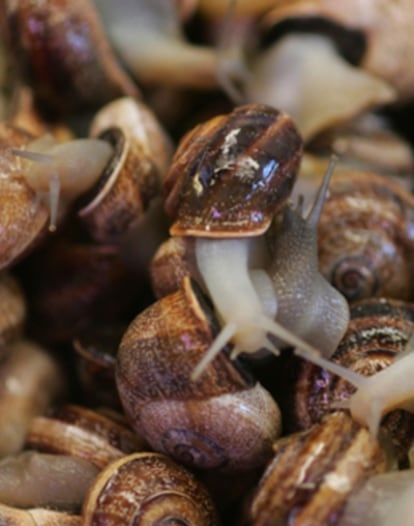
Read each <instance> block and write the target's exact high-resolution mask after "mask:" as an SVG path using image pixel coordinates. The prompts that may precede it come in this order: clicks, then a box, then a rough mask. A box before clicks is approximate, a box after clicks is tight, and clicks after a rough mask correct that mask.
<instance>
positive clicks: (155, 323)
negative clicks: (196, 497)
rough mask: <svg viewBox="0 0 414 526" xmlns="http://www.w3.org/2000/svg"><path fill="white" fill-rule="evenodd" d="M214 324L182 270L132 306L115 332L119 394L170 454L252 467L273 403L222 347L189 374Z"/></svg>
mask: <svg viewBox="0 0 414 526" xmlns="http://www.w3.org/2000/svg"><path fill="white" fill-rule="evenodd" d="M215 331H217V325H215V322H214V321H213V319H212V313H211V312H209V308H208V306H207V305H206V304H205V301H204V300H203V299H202V297H201V296H200V295H199V294H198V293H197V292H196V291H195V289H193V288H192V287H191V283H190V280H189V278H188V277H187V278H185V279H184V281H183V284H182V287H181V288H180V290H178V291H177V292H175V293H173V294H170V295H169V296H166V297H164V298H162V299H160V300H159V301H157V302H156V303H155V304H153V305H152V306H150V307H149V308H147V309H146V310H145V311H143V312H142V313H141V314H139V315H138V316H137V317H136V318H135V320H133V322H132V323H131V325H130V326H129V328H128V330H127V331H126V333H125V335H124V337H123V338H122V341H121V344H120V346H119V350H118V356H117V367H116V378H117V384H118V390H119V395H120V398H121V402H122V404H123V407H124V410H125V413H126V415H127V417H128V419H129V421H130V422H131V425H132V426H133V427H134V429H136V430H137V431H138V433H139V434H141V435H142V436H144V437H145V439H146V440H147V441H148V442H149V444H150V445H151V447H152V448H153V449H154V450H156V451H160V452H163V453H166V454H169V455H170V456H171V457H172V458H174V459H175V460H177V461H178V462H181V463H183V464H185V465H187V466H190V467H194V468H201V469H207V470H208V469H212V468H220V469H222V470H226V471H229V472H230V471H242V470H247V469H252V468H257V467H259V466H262V465H263V464H264V463H265V462H266V460H267V459H268V458H269V454H270V449H271V443H272V441H273V440H274V438H275V437H276V436H277V435H278V434H279V432H280V414H279V410H278V408H277V406H276V404H275V402H274V401H273V399H272V398H271V396H270V395H269V393H268V392H267V391H266V390H264V389H263V388H262V387H261V386H260V385H259V384H255V383H254V382H253V381H251V380H249V378H248V377H246V373H245V372H244V371H242V370H241V369H240V370H239V369H238V368H237V367H236V363H235V362H231V361H230V360H229V358H228V357H227V356H226V355H225V354H224V353H220V354H219V355H217V357H216V358H215V359H214V360H213V361H212V362H211V364H210V366H209V367H207V368H206V370H205V371H204V374H203V375H202V376H201V377H200V378H199V379H198V380H197V381H192V380H191V373H192V371H193V370H194V368H195V366H196V365H197V364H198V363H199V361H200V359H201V357H202V355H203V353H205V352H206V350H207V349H208V348H209V345H210V344H211V342H212V340H213V337H214V336H213V332H215Z"/></svg>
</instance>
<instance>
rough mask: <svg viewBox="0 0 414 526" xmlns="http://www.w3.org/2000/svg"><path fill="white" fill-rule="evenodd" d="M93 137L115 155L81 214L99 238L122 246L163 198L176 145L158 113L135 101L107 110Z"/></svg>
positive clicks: (125, 100) (94, 125) (98, 117)
mask: <svg viewBox="0 0 414 526" xmlns="http://www.w3.org/2000/svg"><path fill="white" fill-rule="evenodd" d="M90 135H91V136H92V137H98V138H100V139H103V140H106V141H108V142H109V143H110V144H111V145H112V146H113V148H114V150H115V154H114V156H113V157H112V159H111V161H110V163H109V164H108V166H107V167H106V169H105V171H104V173H103V174H102V176H101V177H100V178H99V180H98V182H97V183H96V184H95V186H94V187H93V188H91V189H90V190H89V191H88V192H87V194H86V195H84V196H82V199H81V200H80V201H79V203H78V207H79V208H80V209H79V211H78V214H79V216H80V217H81V219H82V221H83V222H84V223H85V225H86V227H87V229H88V231H89V232H90V234H91V235H92V237H93V239H95V240H96V241H98V242H100V243H113V242H120V239H121V238H122V236H123V235H125V233H126V232H127V231H129V230H132V229H133V228H134V227H136V226H137V224H138V222H139V221H140V219H141V218H142V215H143V214H144V213H145V211H146V210H147V208H148V206H149V204H150V202H151V201H152V199H153V198H154V197H156V196H157V195H159V194H160V191H161V182H162V178H163V176H164V173H165V172H166V170H167V167H168V164H169V161H170V157H171V154H172V145H171V142H170V139H169V138H168V136H167V134H166V132H165V131H164V130H163V129H162V127H161V125H160V124H159V123H158V121H157V119H156V117H155V115H154V114H153V113H152V111H151V110H150V109H149V108H148V107H147V106H146V105H145V104H143V103H140V102H138V101H137V100H134V99H133V98H130V97H123V98H120V99H117V100H115V101H113V102H111V103H109V104H107V105H106V106H104V107H103V108H102V109H101V110H100V111H99V112H98V113H97V114H96V115H95V117H94V119H93V121H92V123H91V129H90Z"/></svg>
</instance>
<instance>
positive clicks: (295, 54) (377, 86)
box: [244, 32, 397, 143]
mask: <svg viewBox="0 0 414 526" xmlns="http://www.w3.org/2000/svg"><path fill="white" fill-rule="evenodd" d="M250 73H251V74H250V75H248V76H247V77H246V78H247V81H246V83H245V85H244V92H245V95H244V96H245V99H246V100H247V101H252V102H260V103H263V104H269V105H272V106H275V107H278V108H281V109H283V110H284V111H286V112H287V113H289V114H290V115H291V116H292V118H293V119H294V121H295V122H296V124H297V126H298V129H299V131H300V133H301V134H302V136H303V139H304V141H305V143H309V142H310V141H311V140H312V139H313V138H315V136H317V135H318V134H319V133H321V132H323V131H325V130H327V129H329V128H332V127H334V126H337V125H338V124H342V123H344V122H347V121H349V120H351V119H353V118H355V117H356V116H357V115H359V114H362V113H364V112H366V111H368V110H371V109H372V108H377V107H381V106H384V105H385V104H389V103H391V102H394V101H395V100H396V98H397V94H396V92H395V90H394V89H393V88H392V86H390V85H389V84H388V83H387V82H385V81H383V80H382V79H380V78H378V77H377V76H375V75H371V74H369V73H368V72H366V71H364V70H362V69H360V68H357V67H355V66H353V65H351V64H350V63H349V62H348V61H347V60H346V59H345V58H342V57H341V56H340V55H339V54H338V52H337V50H336V48H335V46H334V44H333V43H332V42H331V41H330V40H329V39H328V38H327V37H325V36H323V35H319V34H303V33H301V32H297V33H295V32H292V33H288V34H287V35H283V36H282V37H281V38H280V39H279V40H277V41H276V42H275V43H274V44H273V45H271V46H270V47H269V49H267V50H264V51H262V52H261V53H260V54H259V55H258V56H257V58H256V59H255V60H254V61H253V63H252V66H251V72H250Z"/></svg>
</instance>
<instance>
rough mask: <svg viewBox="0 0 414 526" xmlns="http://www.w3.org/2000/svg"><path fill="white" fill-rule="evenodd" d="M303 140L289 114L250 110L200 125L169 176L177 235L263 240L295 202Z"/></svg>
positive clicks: (256, 107)
mask: <svg viewBox="0 0 414 526" xmlns="http://www.w3.org/2000/svg"><path fill="white" fill-rule="evenodd" d="M301 155H302V140H301V138H300V136H299V133H298V131H297V130H296V128H295V125H294V123H293V121H292V120H291V119H290V117H289V116H288V115H286V114H285V113H282V112H280V111H278V110H275V109H273V108H271V107H269V106H264V105H254V104H251V105H246V106H240V107H238V108H236V109H235V110H234V111H233V112H232V113H230V114H228V115H219V116H217V117H214V118H212V119H211V120H209V121H207V122H205V123H203V124H200V125H198V126H196V127H195V128H194V129H193V130H191V131H190V132H189V133H187V135H186V136H185V137H184V138H183V139H182V141H181V143H180V145H179V147H178V149H177V151H176V153H175V155H174V158H173V161H172V164H171V168H170V171H169V172H168V174H167V176H166V179H165V183H164V190H165V195H166V201H165V209H166V212H167V214H168V215H169V216H170V217H172V219H173V225H172V227H171V229H170V233H171V234H172V235H184V236H192V235H195V236H207V237H245V236H256V235H260V234H262V233H263V232H264V231H266V230H267V228H268V226H269V224H270V222H271V220H272V217H273V216H274V215H275V214H276V213H277V212H278V211H279V210H280V209H281V207H282V206H283V205H284V204H285V202H286V200H287V199H288V197H289V195H290V192H291V190H292V187H293V184H294V182H295V178H296V173H297V171H298V168H299V163H300V160H301Z"/></svg>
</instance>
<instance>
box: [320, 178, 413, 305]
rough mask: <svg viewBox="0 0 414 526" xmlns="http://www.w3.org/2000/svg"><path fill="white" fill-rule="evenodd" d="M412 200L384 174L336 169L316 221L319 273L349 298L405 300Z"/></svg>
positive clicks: (409, 291) (409, 279)
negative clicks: (322, 208)
mask: <svg viewBox="0 0 414 526" xmlns="http://www.w3.org/2000/svg"><path fill="white" fill-rule="evenodd" d="M413 220H414V199H413V196H412V194H411V193H410V192H409V191H407V190H405V189H404V188H403V187H402V186H401V185H399V184H398V183H397V182H395V181H392V180H390V179H389V178H388V177H385V176H384V175H379V174H376V173H374V172H364V171H359V170H346V171H343V173H338V174H335V177H334V178H333V180H332V184H331V185H330V193H329V196H328V198H327V199H326V201H325V205H324V210H323V213H322V215H321V219H320V221H319V225H318V247H319V248H318V256H319V265H320V271H321V273H322V274H323V275H324V276H325V277H326V279H328V280H329V281H330V282H331V283H332V285H333V286H334V287H335V288H337V289H338V290H339V291H340V292H341V293H342V294H343V295H344V296H345V297H346V298H347V299H348V301H356V300H359V299H363V298H367V297H370V296H382V297H387V298H398V299H401V300H410V299H411V298H412V297H413V287H412V269H411V259H412V255H413V249H414V239H413V233H412V232H413V224H414V223H413Z"/></svg>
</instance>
